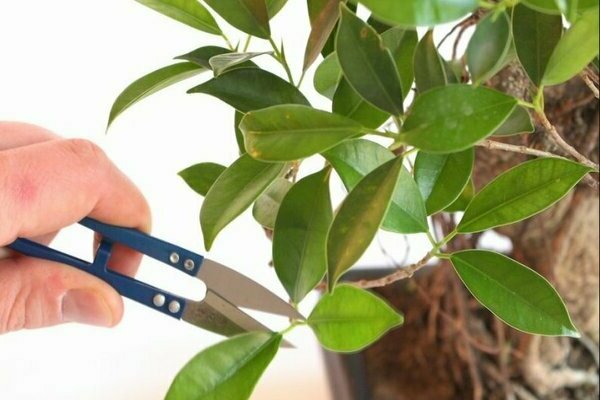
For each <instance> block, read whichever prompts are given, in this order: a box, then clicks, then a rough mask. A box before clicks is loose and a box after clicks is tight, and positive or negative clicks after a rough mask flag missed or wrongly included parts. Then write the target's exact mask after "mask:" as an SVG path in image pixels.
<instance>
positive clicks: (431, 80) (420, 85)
mask: <svg viewBox="0 0 600 400" xmlns="http://www.w3.org/2000/svg"><path fill="white" fill-rule="evenodd" d="M414 71H415V83H416V84H417V90H418V91H419V92H425V91H427V90H429V89H433V88H436V87H440V86H446V84H447V83H448V78H447V76H446V69H445V68H444V60H442V57H441V56H440V54H439V53H438V51H437V47H436V45H435V43H434V42H433V31H428V32H427V33H426V34H425V36H423V38H422V39H421V41H420V42H419V44H418V45H417V47H416V49H415V56H414Z"/></svg>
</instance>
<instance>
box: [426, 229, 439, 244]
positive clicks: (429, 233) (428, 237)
mask: <svg viewBox="0 0 600 400" xmlns="http://www.w3.org/2000/svg"><path fill="white" fill-rule="evenodd" d="M425 233H426V234H427V239H429V243H431V244H432V246H433V247H435V246H437V242H436V240H435V238H434V237H433V234H432V233H431V231H427V232H425Z"/></svg>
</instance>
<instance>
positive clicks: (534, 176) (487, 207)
mask: <svg viewBox="0 0 600 400" xmlns="http://www.w3.org/2000/svg"><path fill="white" fill-rule="evenodd" d="M588 172H590V168H588V167H586V166H584V165H581V164H578V163H575V162H572V161H568V160H563V159H559V158H540V159H536V160H532V161H528V162H525V163H522V164H519V165H518V166H516V167H514V168H511V169H510V170H508V171H506V172H504V173H503V174H502V175H500V176H498V177H497V178H496V179H494V180H493V181H492V182H490V183H489V184H488V185H487V186H486V187H484V188H483V189H482V190H481V191H480V192H479V193H477V195H476V196H475V198H474V199H473V201H472V202H471V204H470V205H469V208H467V210H466V211H465V215H464V216H463V218H462V220H461V221H460V224H459V225H458V228H457V229H458V231H459V232H460V233H471V232H480V231H484V230H486V229H490V228H494V227H497V226H502V225H508V224H512V223H514V222H518V221H521V220H523V219H525V218H529V217H531V216H533V215H535V214H538V213H540V212H542V211H544V210H545V209H547V208H548V207H550V206H551V205H552V204H554V203H556V202H557V201H559V200H560V199H561V198H563V197H564V196H565V195H566V194H567V193H568V192H569V191H570V190H571V189H572V188H573V186H575V185H576V184H577V182H579V181H580V180H581V179H582V178H583V177H584V176H585V175H586V174H587V173H588Z"/></svg>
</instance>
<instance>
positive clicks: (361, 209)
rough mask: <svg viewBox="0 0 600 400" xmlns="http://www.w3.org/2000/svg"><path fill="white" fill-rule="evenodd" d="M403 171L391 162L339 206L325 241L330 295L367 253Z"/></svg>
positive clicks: (396, 162)
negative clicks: (342, 278)
mask: <svg viewBox="0 0 600 400" xmlns="http://www.w3.org/2000/svg"><path fill="white" fill-rule="evenodd" d="M400 171H402V158H400V157H397V158H394V159H392V160H390V161H388V162H386V163H384V164H383V165H381V166H379V167H377V168H376V169H375V170H374V171H372V172H371V173H369V174H368V175H367V176H365V177H364V178H363V179H362V180H361V181H360V182H358V184H357V185H356V186H355V187H354V189H352V191H351V192H350V193H349V194H348V196H347V197H346V199H345V200H344V202H343V203H342V205H341V206H340V208H339V210H338V212H337V214H336V215H335V218H334V220H333V223H332V224H331V229H330V230H329V236H328V238H327V265H328V271H329V274H328V276H329V278H328V283H329V291H330V292H332V291H333V288H334V287H335V284H336V283H337V281H338V279H339V278H340V276H342V274H343V273H344V272H346V271H347V270H348V269H350V268H351V267H352V266H353V265H354V263H356V261H358V259H359V258H360V256H361V255H362V254H363V253H364V252H365V250H367V248H368V247H369V245H370V244H371V242H372V241H373V238H374V237H375V234H376V233H377V231H378V230H379V227H380V226H381V224H382V222H383V219H384V217H385V215H386V213H387V210H388V209H389V205H390V203H391V200H392V195H393V194H394V190H395V189H396V183H397V182H398V176H399V175H400Z"/></svg>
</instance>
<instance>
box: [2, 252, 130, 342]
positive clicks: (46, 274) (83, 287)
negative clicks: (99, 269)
mask: <svg viewBox="0 0 600 400" xmlns="http://www.w3.org/2000/svg"><path fill="white" fill-rule="evenodd" d="M122 316H123V301H122V299H121V297H120V296H119V294H118V293H117V292H116V291H115V290H114V289H113V288H112V287H111V286H109V285H108V284H107V283H105V282H103V281H101V280H99V279H97V278H96V277H94V276H92V275H89V274H87V273H85V272H83V271H79V270H77V269H75V268H71V267H68V266H65V265H61V264H57V263H52V262H49V261H41V260H37V259H32V258H27V257H21V256H18V257H16V258H12V259H6V260H0V334H2V333H6V332H11V331H17V330H20V329H36V328H43V327H48V326H53V325H57V324H61V323H66V322H79V323H84V324H90V325H96V326H105V327H111V326H114V325H116V324H117V323H118V322H119V321H120V320H121V318H122Z"/></svg>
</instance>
